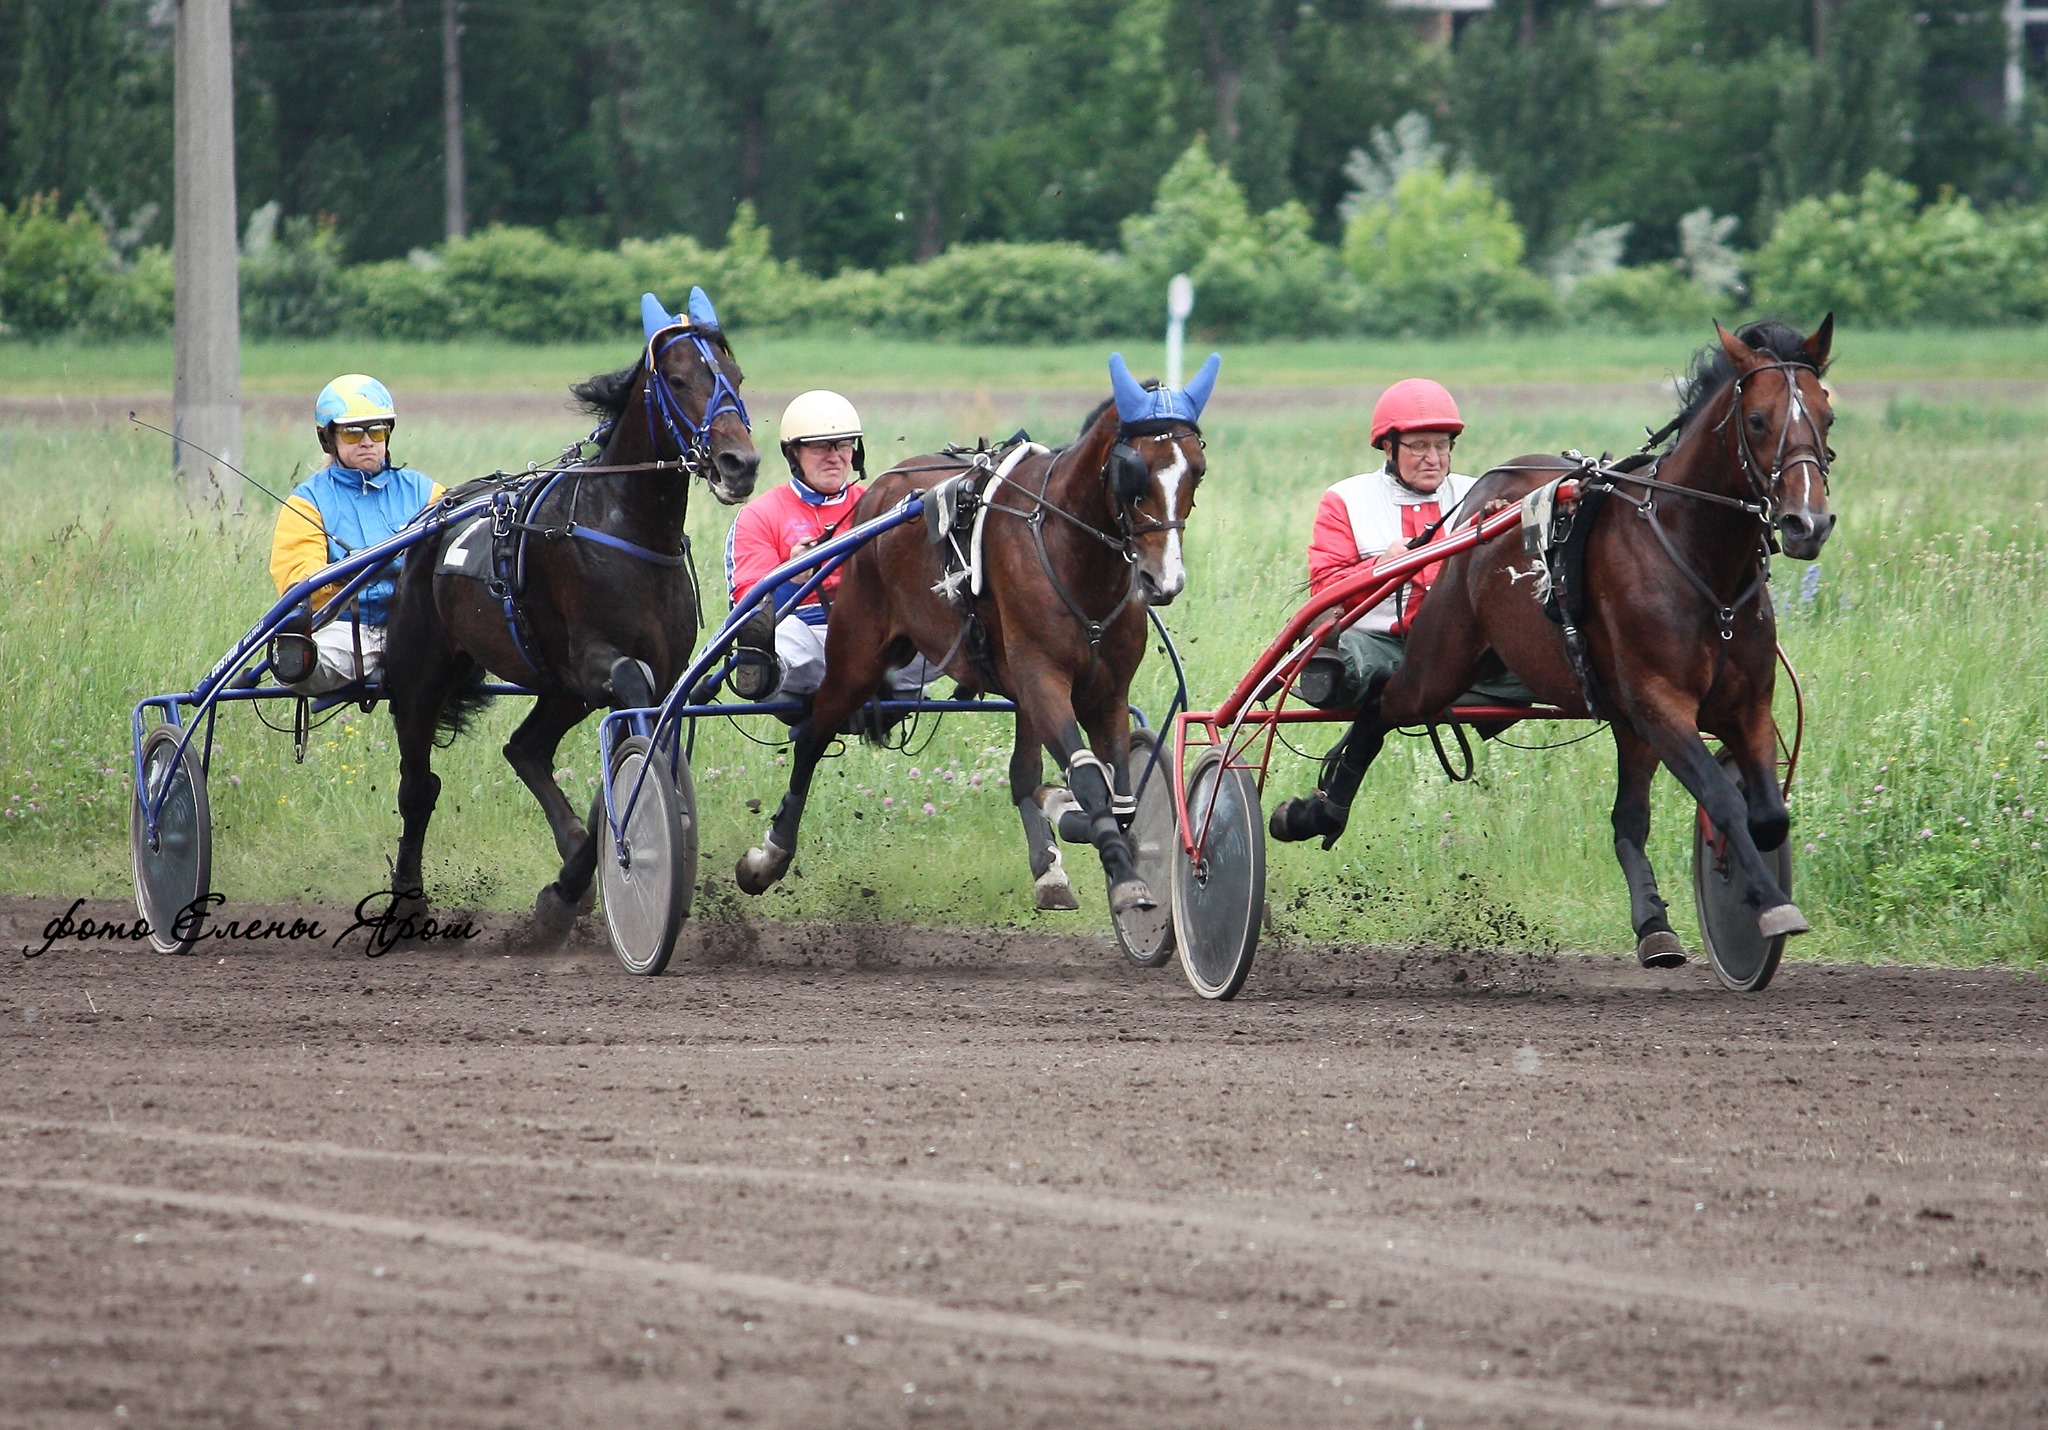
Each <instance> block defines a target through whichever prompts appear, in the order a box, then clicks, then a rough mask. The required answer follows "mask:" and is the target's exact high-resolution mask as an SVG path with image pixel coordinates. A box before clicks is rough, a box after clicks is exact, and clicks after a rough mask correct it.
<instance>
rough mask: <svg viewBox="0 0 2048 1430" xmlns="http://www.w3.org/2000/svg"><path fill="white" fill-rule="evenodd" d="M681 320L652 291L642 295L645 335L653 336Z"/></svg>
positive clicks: (642, 320) (643, 331) (642, 323)
mask: <svg viewBox="0 0 2048 1430" xmlns="http://www.w3.org/2000/svg"><path fill="white" fill-rule="evenodd" d="M693 291H694V290H693ZM680 322H682V319H681V318H678V317H676V316H675V315H674V314H673V313H671V312H669V310H668V309H666V308H664V307H662V306H661V300H660V299H658V298H656V297H655V296H654V295H653V294H652V293H642V294H641V295H640V328H641V335H642V336H643V337H649V338H651V337H653V336H654V335H655V334H656V333H658V332H660V331H661V330H662V329H663V328H673V327H674V326H675V325H676V324H678V323H680Z"/></svg>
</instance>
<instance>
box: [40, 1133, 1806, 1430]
mask: <svg viewBox="0 0 2048 1430" xmlns="http://www.w3.org/2000/svg"><path fill="white" fill-rule="evenodd" d="M508 1160H516V1159H508ZM528 1165H532V1164H531V1163H529V1164H528ZM0 1190H7V1191H17V1192H24V1193H29V1194H44V1193H54V1194H61V1195H66V1196H75V1197H92V1198H95V1199H97V1200H100V1201H104V1202H114V1203H123V1204H127V1205H140V1206H157V1207H164V1208H167V1209H170V1210H173V1211H180V1212H187V1213H191V1214H193V1215H198V1216H228V1217H245V1218H250V1219H254V1220H262V1221H272V1222H283V1223H287V1224H290V1225H295V1226H303V1227H318V1228H323V1229H326V1230H330V1231H340V1232H347V1233H351V1234H355V1235H361V1236H369V1237H376V1238H380V1239H384V1240H389V1241H397V1242H407V1243H412V1244H415V1245H417V1244H421V1243H425V1244H428V1245H432V1246H436V1247H440V1248H445V1249H448V1250H454V1251H468V1252H478V1253H483V1254H487V1255H493V1256H500V1257H507V1258H513V1259H520V1260H533V1261H543V1262H547V1263H549V1264H551V1265H556V1266H561V1267H565V1268H568V1269H571V1270H575V1271H580V1272H583V1273H585V1274H589V1275H594V1276H600V1277H609V1278H612V1279H615V1280H630V1281H634V1282H638V1283H642V1284H647V1285H652V1286H656V1287H667V1286H675V1287H680V1288H681V1289H683V1290H685V1291H687V1292H690V1293H693V1294H696V1295H700V1296H732V1297H743V1298H750V1299H754V1300H758V1301H762V1302H767V1303H770V1304H774V1305H778V1306H782V1307H786V1308H789V1309H792V1310H797V1311H809V1312H817V1311H828V1312H839V1313H843V1314H847V1315H853V1316H868V1317H872V1318H874V1319H876V1320H888V1321H895V1322H900V1323H906V1324H910V1325H915V1326H919V1327H923V1328H926V1329H930V1330H934V1331H941V1332H946V1333H950V1334H960V1333H963V1332H964V1333H968V1334H972V1335H979V1336H986V1337H990V1338H993V1339H1001V1340H1012V1341H1029V1342H1035V1343H1037V1344H1040V1345H1045V1346H1050V1347H1055V1348H1058V1349H1061V1350H1069V1351H1079V1352H1083V1353H1086V1354H1092V1355H1103V1356H1115V1357H1122V1358H1125V1359H1128V1360H1135V1361H1142V1362H1144V1363H1147V1364H1150V1365H1159V1366H1167V1367H1178V1366H1210V1367H1216V1368H1220V1369H1223V1368H1227V1369H1232V1370H1238V1371H1244V1372H1249V1373H1252V1374H1282V1375H1288V1376H1294V1377H1300V1378H1305V1379H1308V1380H1313V1381H1320V1382H1322V1383H1323V1384H1326V1385H1329V1386H1331V1387H1332V1388H1338V1387H1342V1386H1351V1385H1362V1386H1370V1387H1376V1388H1378V1389H1380V1390H1383V1391H1387V1392H1389V1393H1392V1394H1400V1395H1410V1396H1416V1397H1419V1398H1423V1399H1428V1400H1433V1401H1437V1402H1439V1403H1447V1404H1451V1405H1456V1406H1459V1407H1462V1408H1465V1409H1470V1410H1476V1411H1481V1412H1489V1413H1495V1412H1497V1413H1514V1412H1530V1411H1534V1412H1538V1413H1542V1414H1548V1415H1555V1416H1558V1417H1560V1418H1562V1419H1564V1420H1566V1421H1567V1423H1571V1424H1575V1425H1585V1426H1607V1425H1611V1426H1644V1427H1651V1430H1750V1427H1755V1426H1758V1425H1761V1424H1762V1423H1763V1422H1762V1421H1761V1420H1754V1419H1749V1418H1742V1419H1734V1418H1729V1417H1727V1416H1721V1415H1711V1414H1704V1413H1701V1412H1697V1411H1692V1410H1683V1409H1677V1408H1672V1407H1660V1406H1643V1405H1617V1404H1615V1403H1613V1402H1611V1401H1606V1400H1600V1399H1598V1398H1595V1397H1592V1396H1586V1395H1581V1394H1576V1393H1573V1392H1570V1391H1559V1390H1550V1389H1545V1388H1543V1387H1539V1386H1533V1385H1522V1384H1516V1383H1512V1382H1503V1381H1494V1382H1486V1381H1480V1380H1472V1379H1466V1378H1462V1377H1457V1376H1449V1375H1441V1374H1436V1373H1432V1372H1428V1371H1414V1370H1406V1369H1401V1368H1397V1367H1392V1366H1384V1365H1359V1364H1339V1363H1336V1362H1331V1361H1324V1360H1319V1359H1315V1358H1312V1357H1308V1356H1301V1355H1294V1354H1290V1353H1287V1352H1281V1351H1264V1350H1248V1349H1244V1348H1241V1347H1233V1346H1219V1345H1213V1344H1202V1343H1199V1342H1191V1341H1179V1340H1173V1339H1169V1338H1165V1337H1158V1336H1140V1335H1129V1334H1125V1333H1122V1332H1117V1331H1106V1330H1098V1329H1094V1328H1090V1327H1083V1326H1072V1325H1065V1324H1062V1323H1059V1322H1056V1321H1050V1320H1045V1319H1043V1318H1040V1317H1035V1316H1025V1315H1019V1314H1017V1313H1015V1312H1009V1311H984V1310H971V1309H966V1308H959V1307H952V1306H946V1305H942V1304H940V1303H937V1302H933V1301H921V1300H916V1299H912V1298H909V1297H900V1296H880V1295H876V1294H874V1293H872V1292H867V1291H856V1290H852V1289H850V1288H846V1287H839V1286H830V1285H821V1284H817V1283H811V1282H801V1281H791V1280H786V1279H784V1278H781V1277H774V1276H763V1275H758V1274H755V1273H752V1272H737V1271H721V1270H718V1269H717V1268H715V1267H712V1266H707V1265H704V1264H702V1263H698V1262H690V1261H656V1260H652V1259H649V1258H646V1257H639V1256H630V1255H627V1254H625V1253H622V1252H614V1251H603V1250H599V1249H597V1248H594V1247H589V1246H583V1245H580V1244H578V1243H574V1242H553V1241H537V1240H534V1239H532V1238H530V1237H523V1236H516V1235H512V1234H510V1233H506V1232H499V1231H490V1230H485V1229H483V1228H480V1227H475V1226H463V1225H456V1224H452V1223H445V1222H431V1221H416V1220H413V1219H410V1218H404V1217H392V1216H378V1215H373V1214H368V1213H362V1212H343V1211H333V1210H329V1209H327V1208H323V1207H314V1206H307V1205H303V1204H300V1203H295V1202H283V1201H276V1200H273V1199H270V1198H266V1197H253V1196H243V1195H234V1194H223V1193H213V1192H189V1191H183V1190H179V1189H176V1188H169V1187H138V1186H130V1185H127V1184H123V1183H108V1182H96V1181H89V1180H84V1179H78V1178H46V1179H45V1178H25V1177H0ZM1808 1423H1812V1422H1808Z"/></svg>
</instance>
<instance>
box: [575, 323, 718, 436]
mask: <svg viewBox="0 0 2048 1430" xmlns="http://www.w3.org/2000/svg"><path fill="white" fill-rule="evenodd" d="M696 331H697V332H698V334H699V335H700V336H702V337H705V338H709V339H710V340H711V344H712V346H713V347H716V348H717V349H718V350H719V351H720V352H722V353H724V354H725V355H726V356H727V357H731V356H732V345H731V344H730V343H728V342H727V341H726V340H725V334H724V333H723V332H721V331H719V330H718V329H716V328H699V329H697V330H696ZM639 371H640V359H639V358H635V359H634V360H633V361H632V362H630V363H628V364H627V365H626V366H624V367H622V368H620V369H619V370H618V371H617V372H601V373H599V374H597V376H595V377H593V378H590V379H588V380H587V381H584V382H579V383H577V384H575V385H574V386H573V387H571V388H570V389H569V395H570V396H571V397H573V398H575V399H576V402H577V405H578V406H580V407H582V409H583V410H584V411H585V412H588V413H591V414H592V415H593V416H597V417H604V418H608V419H610V420H612V421H617V420H618V418H619V415H620V414H621V413H623V412H624V411H625V410H626V398H627V396H628V395H629V394H630V393H631V392H632V390H633V375H634V374H635V373H637V372H639Z"/></svg>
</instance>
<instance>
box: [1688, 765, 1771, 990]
mask: <svg viewBox="0 0 2048 1430" xmlns="http://www.w3.org/2000/svg"><path fill="white" fill-rule="evenodd" d="M1721 766H1722V768H1723V769H1725V770H1727V771H1728V774H1729V776H1730V777H1731V778H1733V779H1734V781H1735V784H1736V788H1738V789H1740V788H1741V787H1742V775H1741V773H1740V772H1739V771H1738V770H1737V769H1736V767H1735V759H1734V757H1733V756H1732V755H1728V754H1723V755H1722V756H1721ZM1764 862H1765V863H1767V864H1768V865H1770V868H1771V875H1772V877H1773V878H1775V879H1776V880H1777V881H1778V887H1779V888H1781V889H1783V890H1784V891H1785V893H1786V894H1787V895H1788V896H1789V895H1790V894H1791V892H1792V841H1791V840H1790V839H1789V838H1788V839H1786V841H1785V842H1784V843H1783V844H1780V845H1779V846H1778V847H1777V848H1776V849H1773V850H1771V851H1769V852H1768V853H1766V854H1765V855H1764ZM1748 892H1749V885H1748V884H1747V883H1745V882H1744V881H1743V878H1742V871H1741V870H1740V869H1738V868H1737V867H1736V866H1735V860H1734V859H1733V858H1732V857H1730V855H1729V853H1728V842H1727V841H1726V840H1725V839H1722V838H1721V837H1720V835H1719V834H1718V833H1717V832H1716V831H1715V829H1714V826H1713V824H1712V823H1711V822H1710V821H1709V820H1708V819H1707V816H1706V814H1705V812H1704V811H1702V812H1701V813H1700V814H1698V815H1697V817H1695V819H1694V820H1693V833H1692V897H1693V902H1694V903H1695V904H1696V905H1697V906H1698V907H1699V915H1700V942H1702V943H1704V944H1705V945H1706V946H1707V956H1708V957H1709V958H1710V959H1712V960H1713V963H1714V975H1715V977H1717V978H1719V979H1720V980H1721V983H1722V986H1724V987H1726V988H1730V989H1733V990H1734V991H1735V992H1737V993H1761V992H1762V991H1763V990H1764V989H1765V988H1766V987H1768V986H1769V984H1770V981H1771V975H1772V974H1774V973H1776V972H1777V971H1778V959H1779V956H1780V955H1782V954H1783V953H1784V952H1785V938H1786V935H1784V934H1779V935H1778V936H1777V937H1775V938H1765V937H1764V936H1763V934H1762V933H1760V932H1759V931H1758V930H1757V926H1756V905H1754V904H1752V903H1750V902H1749V901H1748V899H1747V898H1745V897H1744V896H1745V895H1746V894H1747V893H1748Z"/></svg>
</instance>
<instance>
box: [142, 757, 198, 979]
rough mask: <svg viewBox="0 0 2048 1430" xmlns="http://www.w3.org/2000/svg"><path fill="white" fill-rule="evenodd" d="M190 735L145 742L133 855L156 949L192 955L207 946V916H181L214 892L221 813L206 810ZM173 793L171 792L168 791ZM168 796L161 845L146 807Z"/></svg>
mask: <svg viewBox="0 0 2048 1430" xmlns="http://www.w3.org/2000/svg"><path fill="white" fill-rule="evenodd" d="M184 736H185V732H184V731H183V730H181V729H179V728H178V727H177V726H176V725H159V726H157V727H156V728H155V729H154V730H151V731H150V732H149V733H148V734H147V735H145V736H143V737H142V787H141V788H140V789H138V790H136V792H135V798H134V799H133V800H132V801H131V802H130V804H129V806H128V848H129V852H130V853H131V854H132V855H133V858H134V864H135V907H136V909H137V911H138V912H140V913H141V915H142V917H143V918H144V919H145V920H146V921H147V922H148V924H149V943H150V947H152V948H154V949H156V950H157V952H159V953H184V952H186V951H187V950H188V949H190V948H191V947H192V945H193V944H194V943H196V942H197V941H198V939H199V934H200V928H201V918H200V915H201V914H202V913H203V910H202V909H194V910H193V913H192V914H191V915H187V916H185V917H184V918H183V919H182V921H181V918H180V916H181V915H183V914H184V913H185V910H187V909H188V908H192V906H193V904H194V902H195V901H196V900H198V899H200V898H202V897H204V896H205V895H206V894H207V893H208V892H209V891H208V889H207V883H208V881H209V880H210V879H211V878H212V876H213V814H212V811H211V810H210V809H209V808H208V807H207V803H206V771H205V769H204V768H202V767H201V765H200V763H199V756H198V755H196V754H195V753H193V750H192V747H191V746H189V745H187V746H186V747H185V753H184V755H183V757H182V758H181V757H180V756H179V754H178V742H179V741H180V740H182V739H183V738H184ZM166 786H168V789H166ZM160 793H161V794H162V795H163V806H162V808H161V809H159V810H158V811H157V817H156V839H155V840H154V841H153V842H152V841H151V839H150V837H149V818H148V811H147V809H146V807H145V806H144V804H143V801H144V800H149V799H155V798H156V797H157V795H158V794H160Z"/></svg>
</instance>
